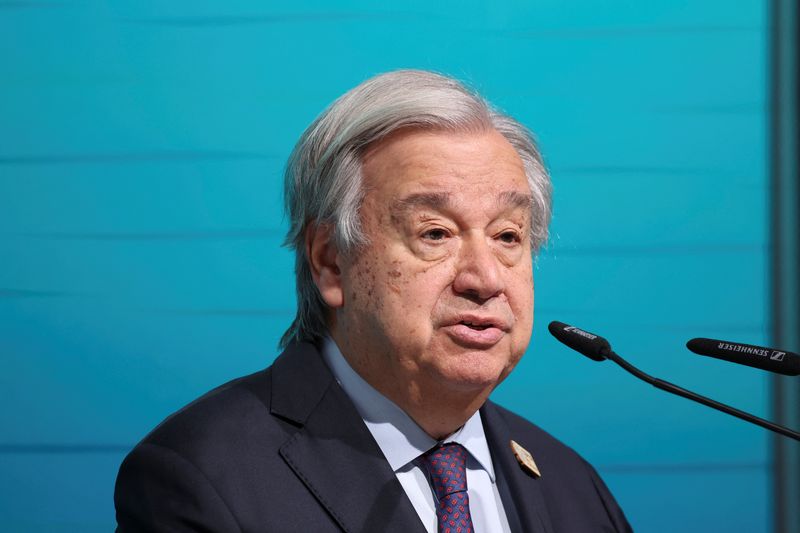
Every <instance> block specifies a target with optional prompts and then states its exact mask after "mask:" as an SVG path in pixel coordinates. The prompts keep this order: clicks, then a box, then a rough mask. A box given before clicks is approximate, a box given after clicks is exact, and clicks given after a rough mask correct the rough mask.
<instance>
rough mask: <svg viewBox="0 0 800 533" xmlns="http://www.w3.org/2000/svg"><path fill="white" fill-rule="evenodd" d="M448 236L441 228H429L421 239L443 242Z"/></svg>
mask: <svg viewBox="0 0 800 533" xmlns="http://www.w3.org/2000/svg"><path fill="white" fill-rule="evenodd" d="M448 235H449V234H448V232H447V230H445V229H443V228H431V229H429V230H427V231H425V233H423V234H422V238H423V239H425V240H426V241H443V240H445V239H446V238H447V236H448Z"/></svg>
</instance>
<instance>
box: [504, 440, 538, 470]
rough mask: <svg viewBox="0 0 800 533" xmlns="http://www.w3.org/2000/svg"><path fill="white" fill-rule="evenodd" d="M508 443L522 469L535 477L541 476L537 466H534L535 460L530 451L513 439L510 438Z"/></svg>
mask: <svg viewBox="0 0 800 533" xmlns="http://www.w3.org/2000/svg"><path fill="white" fill-rule="evenodd" d="M510 444H511V451H512V452H514V457H516V458H517V461H518V462H519V464H520V466H521V467H522V469H523V470H525V471H526V472H528V473H529V474H530V475H532V476H533V477H535V478H540V477H542V473H541V472H539V467H538V466H536V461H534V460H533V456H532V455H531V452H529V451H528V450H526V449H525V448H523V447H522V446H520V445H519V443H517V441H515V440H512V441H511V442H510Z"/></svg>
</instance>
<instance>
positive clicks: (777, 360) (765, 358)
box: [686, 338, 800, 376]
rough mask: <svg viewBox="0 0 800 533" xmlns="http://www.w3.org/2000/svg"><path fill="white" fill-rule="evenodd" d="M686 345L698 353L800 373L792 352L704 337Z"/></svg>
mask: <svg viewBox="0 0 800 533" xmlns="http://www.w3.org/2000/svg"><path fill="white" fill-rule="evenodd" d="M686 347H687V348H689V349H690V350H691V351H693V352H694V353H696V354H698V355H705V356H708V357H715V358H717V359H722V360H723V361H730V362H733V363H739V364H740V365H747V366H752V367H753V368H760V369H761V370H767V371H769V372H776V373H778V374H784V375H786V376H797V375H800V355H797V354H795V353H792V352H786V351H783V350H776V349H774V348H767V347H764V346H754V345H752V344H741V343H738V342H729V341H721V340H716V339H705V338H696V339H692V340H690V341H689V342H687V343H686Z"/></svg>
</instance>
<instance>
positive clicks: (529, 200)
mask: <svg viewBox="0 0 800 533" xmlns="http://www.w3.org/2000/svg"><path fill="white" fill-rule="evenodd" d="M497 203H499V204H501V205H502V204H505V205H508V206H511V207H516V208H523V209H530V208H531V207H533V196H532V195H531V194H530V193H523V192H519V191H504V192H501V193H500V195H499V197H498V202H497Z"/></svg>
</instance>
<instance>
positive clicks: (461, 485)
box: [422, 442, 467, 500]
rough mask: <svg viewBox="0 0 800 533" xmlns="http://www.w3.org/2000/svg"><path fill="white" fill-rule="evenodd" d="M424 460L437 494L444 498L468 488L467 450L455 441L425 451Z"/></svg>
mask: <svg viewBox="0 0 800 533" xmlns="http://www.w3.org/2000/svg"><path fill="white" fill-rule="evenodd" d="M422 462H423V464H424V465H425V468H426V469H427V470H428V474H430V476H431V480H432V481H433V489H434V490H435V491H436V496H437V497H438V498H439V499H440V500H442V499H444V498H445V497H446V496H447V495H448V494H452V493H454V492H465V491H466V490H467V472H466V464H467V450H465V449H464V447H463V446H461V445H460V444H457V443H455V442H449V443H447V444H440V445H439V446H437V447H435V448H433V449H432V450H429V451H427V452H425V454H423V455H422Z"/></svg>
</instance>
